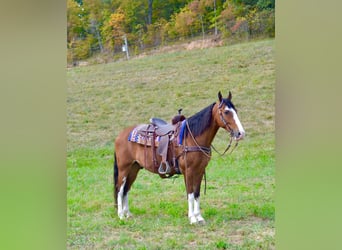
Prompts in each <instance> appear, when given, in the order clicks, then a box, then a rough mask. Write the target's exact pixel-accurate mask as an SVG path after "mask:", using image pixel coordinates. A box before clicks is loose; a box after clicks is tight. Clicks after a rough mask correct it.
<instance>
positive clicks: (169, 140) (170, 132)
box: [137, 109, 185, 178]
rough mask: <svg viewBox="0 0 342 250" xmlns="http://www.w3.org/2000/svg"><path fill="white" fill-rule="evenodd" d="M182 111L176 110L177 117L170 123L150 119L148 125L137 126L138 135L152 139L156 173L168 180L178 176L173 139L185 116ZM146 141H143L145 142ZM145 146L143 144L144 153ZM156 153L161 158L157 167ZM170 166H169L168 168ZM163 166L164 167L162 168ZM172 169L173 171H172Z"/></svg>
mask: <svg viewBox="0 0 342 250" xmlns="http://www.w3.org/2000/svg"><path fill="white" fill-rule="evenodd" d="M181 111H182V109H180V110H178V115H176V116H174V117H173V118H172V120H171V123H167V122H166V121H164V120H162V119H160V118H155V117H154V118H151V119H150V124H142V125H140V126H138V127H137V128H138V133H139V134H140V135H141V136H144V137H145V138H152V139H151V142H152V145H151V147H152V155H153V163H154V166H155V167H156V168H158V173H159V175H160V177H162V178H168V177H171V176H172V175H174V174H175V173H176V174H180V170H179V167H178V162H177V159H176V156H175V144H176V143H174V139H175V138H177V137H178V134H179V129H180V125H181V123H182V121H183V120H185V116H184V115H182V114H181ZM156 138H158V140H159V141H158V142H159V145H158V146H157V145H155V139H156ZM146 141H147V140H145V142H146ZM146 150H147V145H146V143H145V152H146ZM156 153H157V154H158V155H160V156H161V162H160V164H159V167H158V162H157V158H156ZM170 165H171V166H170ZM164 166H165V167H164ZM172 167H173V169H172Z"/></svg>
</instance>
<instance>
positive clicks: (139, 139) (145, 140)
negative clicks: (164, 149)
mask: <svg viewBox="0 0 342 250" xmlns="http://www.w3.org/2000/svg"><path fill="white" fill-rule="evenodd" d="M152 138H153V137H152V136H149V135H148V136H146V135H143V134H141V131H140V129H139V127H137V128H134V129H133V130H132V131H131V132H130V133H129V135H128V141H130V142H135V143H138V144H142V145H145V144H146V146H152ZM159 141H160V136H156V139H155V141H154V145H155V146H156V147H158V146H159Z"/></svg>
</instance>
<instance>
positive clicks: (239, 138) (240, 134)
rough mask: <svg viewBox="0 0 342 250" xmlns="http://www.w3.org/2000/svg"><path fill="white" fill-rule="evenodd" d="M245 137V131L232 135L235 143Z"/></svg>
mask: <svg viewBox="0 0 342 250" xmlns="http://www.w3.org/2000/svg"><path fill="white" fill-rule="evenodd" d="M244 137H245V131H238V132H236V133H234V140H235V141H240V140H242V139H243V138H244Z"/></svg>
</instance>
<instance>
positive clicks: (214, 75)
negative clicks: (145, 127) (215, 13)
mask: <svg viewBox="0 0 342 250" xmlns="http://www.w3.org/2000/svg"><path fill="white" fill-rule="evenodd" d="M67 78H68V99H67V101H68V106H67V121H68V123H67V133H68V136H67V140H68V145H67V151H68V152H67V155H68V157H67V174H68V177H67V178H68V188H67V192H68V193H67V197H68V200H67V205H68V210H67V225H68V239H67V245H68V248H69V249H114V248H115V249H274V244H275V229H274V216H275V209H274V190H275V180H274V174H275V148H274V147H275V136H274V101H275V100H274V98H275V64H274V40H265V41H257V42H249V43H243V44H237V45H234V46H224V47H218V48H210V49H204V50H191V51H181V52H172V53H165V54H157V55H153V56H148V57H143V58H139V59H132V60H130V61H122V62H117V63H111V64H103V65H94V66H89V67H80V68H72V69H68V72H67ZM219 90H221V92H222V93H223V94H224V95H226V94H227V93H228V91H229V90H231V91H232V94H233V102H234V104H235V106H236V107H237V109H238V112H239V117H240V120H241V122H242V124H243V126H244V128H245V130H246V133H247V136H246V138H245V140H243V141H241V142H240V143H239V146H238V147H237V148H236V149H235V151H234V152H233V153H232V154H231V155H229V154H228V155H225V156H224V157H220V156H219V155H217V154H216V153H213V157H212V160H211V161H210V163H209V165H208V167H207V190H206V195H204V194H203V191H204V185H202V195H201V209H202V215H203V216H204V218H205V219H206V222H207V224H206V225H205V226H194V225H189V222H188V218H187V201H186V193H185V187H184V181H183V177H182V176H180V177H179V178H175V179H168V180H165V179H161V178H159V176H158V175H153V174H150V173H149V172H147V171H145V170H142V171H140V173H139V176H138V178H137V180H136V182H135V183H134V185H133V187H132V190H131V192H130V208H131V212H132V213H133V214H134V217H133V218H131V219H128V220H125V221H120V220H119V219H118V217H117V214H116V209H114V207H113V172H112V171H113V170H112V165H113V150H114V146H113V141H114V139H115V137H116V135H117V134H118V133H119V132H120V130H121V129H123V128H124V127H126V126H128V125H133V124H138V123H147V122H148V120H149V118H151V117H153V116H157V117H160V118H163V119H166V120H170V119H171V117H172V116H173V115H175V114H176V113H177V110H178V109H179V108H183V114H185V115H186V116H190V115H192V114H194V113H196V112H197V111H199V110H200V109H202V108H204V107H206V106H208V105H209V104H211V103H212V102H214V101H216V99H217V92H218V91H219ZM227 142H228V135H227V133H226V132H225V131H223V130H219V132H218V134H217V136H216V138H215V140H214V142H213V144H214V145H215V147H216V148H217V149H218V150H219V151H220V152H222V151H223V150H224V149H225V146H226V145H227ZM203 184H204V183H203Z"/></svg>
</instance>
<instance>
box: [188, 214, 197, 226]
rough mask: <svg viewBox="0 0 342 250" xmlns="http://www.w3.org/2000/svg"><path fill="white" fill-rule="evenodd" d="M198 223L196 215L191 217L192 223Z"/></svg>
mask: <svg viewBox="0 0 342 250" xmlns="http://www.w3.org/2000/svg"><path fill="white" fill-rule="evenodd" d="M193 224H197V219H196V217H195V216H191V217H190V225H193Z"/></svg>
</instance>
